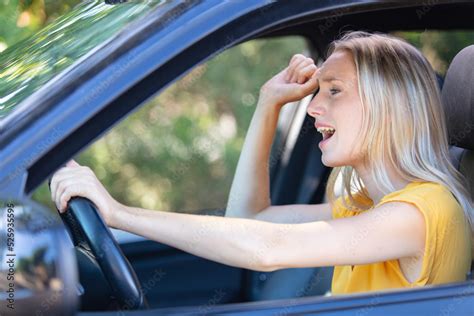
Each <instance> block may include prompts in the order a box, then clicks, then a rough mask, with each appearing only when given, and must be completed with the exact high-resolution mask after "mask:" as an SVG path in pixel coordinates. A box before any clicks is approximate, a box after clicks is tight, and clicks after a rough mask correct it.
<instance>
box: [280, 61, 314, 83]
mask: <svg viewBox="0 0 474 316" xmlns="http://www.w3.org/2000/svg"><path fill="white" fill-rule="evenodd" d="M316 70H317V67H316V65H315V64H314V61H313V59H312V58H309V57H306V56H304V55H302V54H296V55H294V56H293V57H292V58H291V61H290V65H289V66H288V68H287V72H286V76H285V80H286V81H287V82H288V83H299V84H302V83H304V82H305V81H306V80H308V79H309V78H311V76H312V75H313V73H314V72H315V71H316Z"/></svg>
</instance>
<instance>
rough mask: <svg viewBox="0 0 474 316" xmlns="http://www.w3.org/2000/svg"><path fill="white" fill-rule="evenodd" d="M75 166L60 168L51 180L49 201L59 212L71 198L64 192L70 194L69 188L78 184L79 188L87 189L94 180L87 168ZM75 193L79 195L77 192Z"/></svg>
mask: <svg viewBox="0 0 474 316" xmlns="http://www.w3.org/2000/svg"><path fill="white" fill-rule="evenodd" d="M76 164H77V163H76ZM71 165H72V164H71ZM77 166H79V167H77ZM77 166H75V167H62V168H60V169H59V170H58V171H56V173H55V174H54V175H53V177H52V179H51V186H50V187H51V200H52V201H53V202H54V203H55V205H56V207H57V209H58V210H59V211H60V212H63V211H65V209H66V206H67V202H68V201H69V199H70V197H71V196H70V195H67V194H66V192H69V193H71V191H68V190H70V188H75V187H77V186H78V185H79V184H80V186H79V187H87V185H88V184H89V185H90V183H93V182H94V180H95V178H94V177H93V172H92V170H91V169H90V168H89V167H85V166H84V167H83V166H80V165H78V164H77ZM76 191H77V190H76ZM74 192H75V191H73V193H74ZM75 193H76V194H79V192H75ZM65 194H66V195H65Z"/></svg>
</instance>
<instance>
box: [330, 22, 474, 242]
mask: <svg viewBox="0 0 474 316" xmlns="http://www.w3.org/2000/svg"><path fill="white" fill-rule="evenodd" d="M341 50H345V51H348V52H350V53H351V55H352V58H353V60H354V63H355V66H356V70H357V78H358V82H359V85H358V89H359V96H360V101H361V103H362V108H363V110H362V111H363V122H362V130H361V134H360V139H361V142H362V144H361V147H360V148H363V150H362V159H363V162H364V164H366V166H368V167H369V168H368V169H369V170H370V172H371V173H372V174H371V176H372V178H373V179H374V181H375V183H376V184H377V185H378V187H379V188H380V189H381V190H382V191H383V193H384V195H385V194H388V193H390V192H393V191H396V189H395V187H394V185H393V184H392V182H391V181H390V178H389V177H388V173H387V170H386V168H385V164H387V163H388V164H389V165H390V166H391V167H393V169H394V170H395V171H396V172H397V173H398V175H400V176H401V177H402V178H403V179H404V180H406V181H408V182H412V181H429V182H436V183H439V184H442V185H444V186H446V187H447V188H448V189H449V190H450V191H451V193H452V194H453V196H454V197H455V198H456V200H457V201H458V203H459V204H460V206H461V207H462V208H463V210H464V213H465V215H466V217H467V219H468V222H469V224H470V227H471V234H473V233H474V225H473V224H474V213H473V208H472V206H473V201H472V198H471V196H470V194H469V192H468V190H467V189H466V187H467V185H468V184H467V181H466V179H465V178H464V177H463V175H462V174H461V173H460V172H458V171H457V170H456V168H455V167H454V165H453V164H452V162H451V160H450V155H449V149H448V134H447V126H446V122H445V113H444V109H443V106H442V103H441V102H442V101H441V96H440V90H439V88H438V82H437V79H436V74H435V72H434V70H433V68H432V67H431V65H430V63H429V62H428V60H427V59H426V58H425V57H424V56H423V54H421V52H420V51H419V50H418V49H416V48H415V47H414V46H412V45H411V44H409V43H407V42H405V41H404V40H402V39H399V38H397V37H394V36H391V35H388V34H381V33H367V32H363V31H354V32H348V33H346V34H344V35H343V36H342V37H341V38H340V39H338V40H335V41H333V42H332V43H331V45H330V47H329V50H328V56H329V55H331V54H332V53H334V52H335V51H341ZM339 176H341V178H342V188H341V189H342V192H341V196H342V202H343V203H344V205H345V207H347V208H349V209H351V208H353V207H355V208H359V209H367V208H369V207H371V206H368V204H361V203H358V201H356V200H355V199H354V196H353V192H354V193H355V192H357V193H358V194H361V195H362V197H365V198H369V196H368V192H367V190H366V189H365V188H364V184H363V182H362V179H361V178H360V176H359V175H358V174H357V171H356V170H354V168H353V167H352V166H342V167H335V168H333V170H332V171H331V174H330V176H329V179H328V183H327V186H326V194H327V196H328V199H329V202H330V203H331V205H332V204H333V203H334V201H335V199H336V198H337V197H336V196H335V191H334V189H335V186H336V180H337V178H338V177H339Z"/></svg>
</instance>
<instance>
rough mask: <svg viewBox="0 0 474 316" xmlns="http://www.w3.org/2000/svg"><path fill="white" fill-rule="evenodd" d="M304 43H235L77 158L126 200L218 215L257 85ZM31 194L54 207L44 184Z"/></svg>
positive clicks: (289, 39) (293, 39)
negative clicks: (236, 44) (235, 44)
mask: <svg viewBox="0 0 474 316" xmlns="http://www.w3.org/2000/svg"><path fill="white" fill-rule="evenodd" d="M305 49H306V41H305V40H304V38H301V37H284V38H276V39H262V40H252V41H249V42H246V43H243V44H240V45H238V46H236V47H233V48H231V49H229V50H227V51H225V52H223V53H221V54H220V55H218V56H216V57H214V58H213V59H211V60H210V61H208V62H206V63H204V64H202V65H200V66H198V67H196V68H194V69H193V70H192V71H191V72H190V73H188V74H187V75H186V76H184V77H182V78H181V79H180V80H178V81H177V82H175V83H174V84H173V85H171V86H170V87H169V88H167V89H166V90H165V91H164V92H163V93H161V94H160V95H159V96H157V97H156V98H154V99H152V100H151V101H149V102H148V103H147V104H146V105H144V106H143V107H141V108H140V109H139V110H138V111H137V112H135V113H133V114H132V115H130V116H128V117H127V118H126V119H125V120H124V121H123V122H121V123H120V124H118V125H117V126H115V127H114V128H112V130H111V131H110V132H109V133H107V134H106V135H105V136H104V137H102V138H101V139H99V140H98V141H97V142H95V143H94V144H93V145H92V146H90V147H89V148H87V149H86V150H85V151H83V152H82V153H81V154H80V156H79V157H78V161H79V162H80V163H81V164H85V165H88V166H89V167H91V168H92V169H93V170H94V172H95V173H96V175H97V177H98V178H99V180H100V181H101V182H102V183H103V184H104V186H105V187H106V188H107V190H108V191H109V192H110V193H111V194H112V196H113V197H114V198H116V199H117V200H118V201H120V202H121V203H124V204H126V205H131V206H137V207H142V208H148V209H156V210H162V211H172V212H187V213H211V214H223V211H224V209H225V207H226V204H227V198H228V194H229V191H230V187H231V184H232V179H233V176H234V172H235V169H236V166H237V162H238V159H239V155H240V151H241V148H242V145H243V142H244V139H245V135H246V132H247V128H248V126H249V124H250V120H251V118H252V115H253V112H254V110H255V106H256V103H257V100H258V96H259V89H260V87H261V86H262V84H263V83H265V82H266V81H267V80H268V79H270V78H271V77H272V76H273V75H275V74H276V73H278V72H279V71H281V70H282V69H283V68H284V67H286V66H287V65H288V62H289V60H290V58H291V56H293V55H294V54H296V53H301V52H305ZM34 198H35V199H37V200H40V201H41V202H42V203H44V204H46V205H50V206H51V208H52V209H54V205H53V204H52V202H51V199H50V194H49V191H48V189H47V185H46V187H44V186H42V187H41V188H40V189H39V190H37V191H36V192H35V194H34ZM213 211H215V212H213Z"/></svg>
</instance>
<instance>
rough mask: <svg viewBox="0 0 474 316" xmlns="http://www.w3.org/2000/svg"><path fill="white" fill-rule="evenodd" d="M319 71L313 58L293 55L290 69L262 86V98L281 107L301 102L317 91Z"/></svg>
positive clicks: (281, 72) (284, 70)
mask: <svg viewBox="0 0 474 316" xmlns="http://www.w3.org/2000/svg"><path fill="white" fill-rule="evenodd" d="M318 69H319V68H318V67H317V66H316V65H315V63H314V60H313V59H312V58H310V57H306V56H304V55H302V54H296V55H293V57H292V58H291V60H290V62H289V65H288V67H286V68H285V69H283V70H282V71H280V72H279V73H278V74H276V75H275V76H274V77H273V78H271V79H270V80H268V81H267V82H266V83H265V84H264V85H263V86H262V88H261V89H260V98H261V99H264V100H265V102H269V103H272V104H273V105H276V106H280V107H281V106H283V105H285V104H286V103H289V102H295V101H299V100H301V99H303V98H304V97H306V96H308V95H310V94H312V93H313V92H314V91H315V90H317V88H318V80H317V74H318V73H319V72H318ZM273 105H271V106H273Z"/></svg>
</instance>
